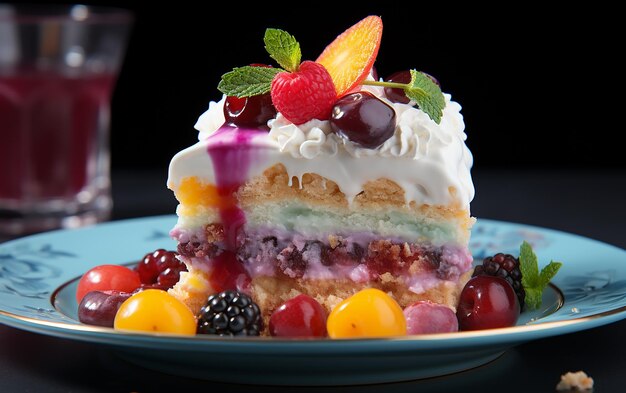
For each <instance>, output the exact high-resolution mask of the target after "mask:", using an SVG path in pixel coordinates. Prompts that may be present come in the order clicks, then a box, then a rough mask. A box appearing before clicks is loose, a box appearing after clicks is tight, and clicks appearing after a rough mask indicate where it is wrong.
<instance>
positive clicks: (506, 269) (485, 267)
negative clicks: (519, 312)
mask: <svg viewBox="0 0 626 393" xmlns="http://www.w3.org/2000/svg"><path fill="white" fill-rule="evenodd" d="M476 276H497V277H502V278H504V279H505V280H506V281H507V282H508V283H509V284H511V286H512V287H513V290H514V291H515V294H516V295H517V299H518V300H519V304H520V308H524V299H525V298H526V291H524V286H523V285H522V271H521V270H520V266H519V259H517V258H515V257H514V256H513V255H510V254H503V253H501V252H500V253H497V254H496V255H494V256H492V257H487V258H485V259H483V263H482V265H478V266H476V268H475V269H474V273H472V277H476Z"/></svg>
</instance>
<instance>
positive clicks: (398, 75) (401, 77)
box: [374, 70, 441, 104]
mask: <svg viewBox="0 0 626 393" xmlns="http://www.w3.org/2000/svg"><path fill="white" fill-rule="evenodd" d="M423 74H424V75H426V76H427V77H429V78H430V79H431V80H432V81H433V82H434V83H435V84H436V85H437V86H439V88H441V85H440V84H439V81H438V80H437V79H436V78H435V77H434V76H432V75H429V74H427V73H425V72H423ZM374 79H375V78H374ZM385 82H397V83H405V84H406V83H409V82H411V72H410V71H408V70H407V71H398V72H394V73H393V74H391V75H390V76H389V77H387V79H385ZM385 96H386V97H387V99H389V101H391V102H399V103H401V104H408V103H410V102H411V99H410V98H409V97H407V96H406V94H404V89H399V88H396V87H385Z"/></svg>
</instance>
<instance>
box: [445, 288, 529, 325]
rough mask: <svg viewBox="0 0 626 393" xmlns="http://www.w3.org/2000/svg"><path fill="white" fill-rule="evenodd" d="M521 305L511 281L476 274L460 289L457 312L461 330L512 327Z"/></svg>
mask: <svg viewBox="0 0 626 393" xmlns="http://www.w3.org/2000/svg"><path fill="white" fill-rule="evenodd" d="M519 314H520V305H519V300H517V296H516V295H515V291H514V290H513V287H511V284H509V283H508V282H506V281H505V280H504V279H502V278H500V277H494V276H477V277H473V278H472V279H470V280H469V281H468V282H467V284H465V287H464V288H463V290H462V291H461V297H460V299H459V305H458V307H457V311H456V315H457V318H458V320H459V329H460V330H482V329H495V328H502V327H508V326H513V325H515V323H516V322H517V319H518V317H519Z"/></svg>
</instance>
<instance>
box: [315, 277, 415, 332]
mask: <svg viewBox="0 0 626 393" xmlns="http://www.w3.org/2000/svg"><path fill="white" fill-rule="evenodd" d="M326 328H327V330H328V336H329V337H331V338H350V337H385V336H401V335H406V319H405V318H404V314H403V313H402V308H401V307H400V305H399V304H398V303H397V302H396V301H395V300H394V299H393V298H391V297H390V296H389V295H387V294H386V293H385V292H383V291H381V290H379V289H375V288H367V289H363V290H361V291H360V292H358V293H356V294H354V295H353V296H351V297H349V298H347V299H346V300H344V301H343V302H341V303H339V304H338V305H337V306H336V307H335V308H334V309H333V311H332V312H331V313H330V315H329V316H328V320H327V322H326Z"/></svg>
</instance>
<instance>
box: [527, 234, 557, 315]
mask: <svg viewBox="0 0 626 393" xmlns="http://www.w3.org/2000/svg"><path fill="white" fill-rule="evenodd" d="M519 263H520V270H521V272H522V286H524V292H526V298H525V299H524V303H525V304H526V307H527V308H528V309H529V310H533V309H535V308H539V307H541V296H542V294H543V291H544V289H546V287H547V286H548V284H549V283H550V280H551V279H552V277H554V276H555V275H556V273H557V272H558V271H559V269H560V268H561V266H562V265H563V264H562V263H561V262H554V261H550V263H549V264H548V265H546V266H545V267H544V268H543V269H541V273H539V263H538V261H537V255H536V254H535V252H534V251H533V248H532V247H531V246H530V244H528V243H527V242H525V241H524V242H523V243H522V245H521V246H520V248H519Z"/></svg>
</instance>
